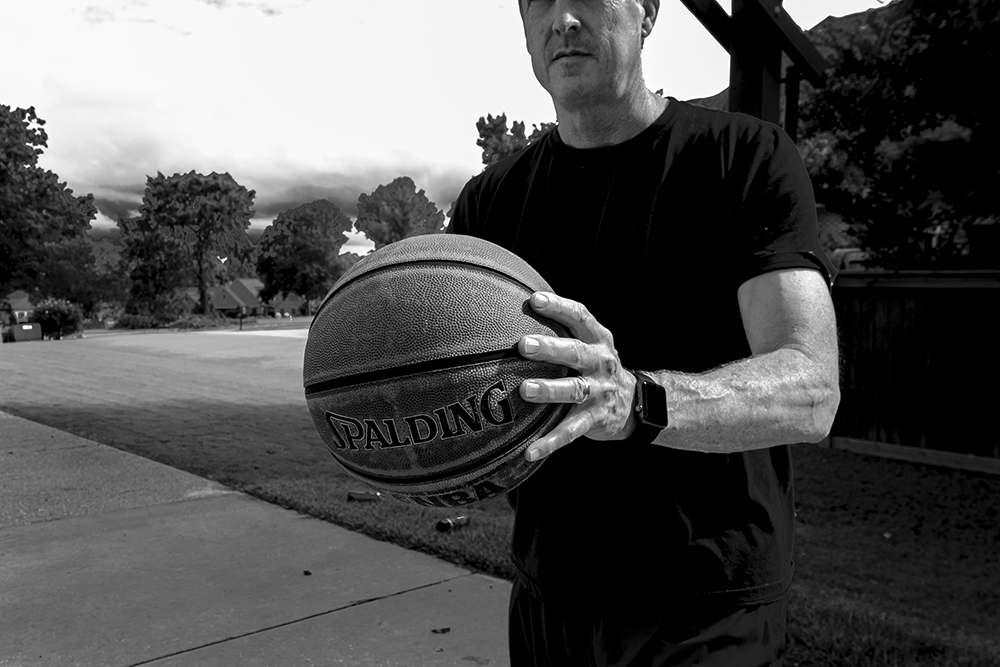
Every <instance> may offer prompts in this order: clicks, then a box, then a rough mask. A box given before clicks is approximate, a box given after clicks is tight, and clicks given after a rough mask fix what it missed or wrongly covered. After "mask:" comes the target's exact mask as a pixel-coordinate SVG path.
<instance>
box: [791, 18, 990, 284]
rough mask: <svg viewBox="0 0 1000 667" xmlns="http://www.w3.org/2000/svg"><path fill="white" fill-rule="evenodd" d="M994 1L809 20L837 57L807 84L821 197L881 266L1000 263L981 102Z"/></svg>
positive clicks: (805, 146) (809, 134) (807, 136)
mask: <svg viewBox="0 0 1000 667" xmlns="http://www.w3.org/2000/svg"><path fill="white" fill-rule="evenodd" d="M998 13H1000V1H998V0H963V1H961V2H955V1H954V0H949V1H945V0H923V1H922V2H919V3H918V2H914V0H899V1H897V2H895V3H893V4H891V5H889V6H887V7H885V8H883V9H879V10H876V11H870V12H867V13H865V14H863V15H860V16H851V17H844V18H843V19H828V20H827V21H824V22H823V23H821V24H819V25H818V26H816V27H815V28H814V29H813V30H811V31H810V36H811V38H812V39H813V41H814V42H815V43H816V44H817V46H818V48H819V49H820V51H821V53H822V54H823V55H824V56H825V57H826V58H827V59H828V61H830V62H831V63H832V64H833V72H832V73H831V76H830V77H829V83H828V85H827V86H826V87H825V88H823V89H820V90H816V91H809V90H807V91H803V95H802V104H801V107H800V111H801V126H800V127H801V130H802V133H801V136H802V137H803V139H802V141H801V142H800V152H801V153H802V156H803V160H804V161H805V163H806V166H807V168H808V170H809V173H810V176H811V177H812V179H813V183H814V186H815V189H816V196H817V201H818V202H820V203H822V204H825V205H826V206H827V207H828V208H829V209H830V210H833V211H836V212H838V213H841V214H842V215H844V216H845V217H847V218H849V219H851V220H852V221H853V222H854V223H855V224H854V231H855V233H856V234H857V236H858V237H859V239H860V240H861V242H862V244H863V246H864V247H865V248H866V249H868V250H870V251H871V252H872V254H873V255H874V263H876V264H878V265H880V266H883V267H885V268H908V269H915V268H934V269H954V268H986V267H988V266H994V267H996V266H1000V264H998V261H1000V239H998V238H997V233H998V230H1000V224H998V214H1000V198H998V194H997V191H998V189H997V188H996V184H995V181H996V178H997V175H998V174H1000V130H998V128H997V126H996V123H995V122H994V121H993V120H992V114H991V112H990V110H989V109H988V108H986V107H984V105H983V104H982V101H981V99H982V98H981V96H980V94H979V91H981V90H982V89H983V88H984V82H983V81H982V78H981V77H982V72H989V71H993V70H994V69H995V68H996V67H997V65H998V60H997V44H998V43H1000V20H998Z"/></svg>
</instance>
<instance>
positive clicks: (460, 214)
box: [444, 177, 480, 236]
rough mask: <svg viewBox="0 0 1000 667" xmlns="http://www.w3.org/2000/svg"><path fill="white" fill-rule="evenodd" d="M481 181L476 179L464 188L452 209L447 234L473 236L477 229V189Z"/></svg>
mask: <svg viewBox="0 0 1000 667" xmlns="http://www.w3.org/2000/svg"><path fill="white" fill-rule="evenodd" d="M479 181H480V179H479V178H476V177H474V178H472V179H471V180H469V182H468V183H466V184H465V187H464V188H462V192H461V193H460V194H459V195H458V199H456V200H455V205H454V206H453V207H452V211H451V220H449V221H448V226H447V227H446V228H445V230H444V231H445V233H446V234H466V235H470V236H471V235H473V230H474V229H475V228H476V220H475V217H476V208H477V207H476V199H477V197H476V189H477V187H478V184H479Z"/></svg>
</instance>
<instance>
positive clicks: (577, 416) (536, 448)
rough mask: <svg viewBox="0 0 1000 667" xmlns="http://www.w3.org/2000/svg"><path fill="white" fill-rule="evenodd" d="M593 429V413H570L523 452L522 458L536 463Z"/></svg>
mask: <svg viewBox="0 0 1000 667" xmlns="http://www.w3.org/2000/svg"><path fill="white" fill-rule="evenodd" d="M593 427H594V417H593V411H591V410H580V411H579V412H576V413H573V412H571V413H570V414H569V416H568V417H566V419H564V420H563V421H562V423H560V424H559V426H556V427H555V428H554V429H552V430H551V431H550V432H549V433H548V434H546V435H545V436H544V437H542V438H539V439H538V440H536V441H535V442H534V443H532V444H531V446H530V447H528V448H527V449H526V450H524V457H525V458H526V459H528V460H529V461H537V460H538V459H541V458H544V457H546V456H548V455H549V454H551V453H552V452H554V451H556V450H558V449H560V448H562V447H565V446H566V445H568V444H569V443H571V442H573V441H574V440H576V439H577V438H580V437H582V436H584V435H586V434H587V432H588V431H590V429H591V428H593Z"/></svg>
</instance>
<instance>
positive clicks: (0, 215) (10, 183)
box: [0, 104, 97, 296]
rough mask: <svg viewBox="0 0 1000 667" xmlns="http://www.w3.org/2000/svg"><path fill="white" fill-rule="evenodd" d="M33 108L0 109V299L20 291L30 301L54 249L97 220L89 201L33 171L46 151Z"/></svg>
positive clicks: (44, 172)
mask: <svg viewBox="0 0 1000 667" xmlns="http://www.w3.org/2000/svg"><path fill="white" fill-rule="evenodd" d="M43 125H45V121H44V120H42V119H41V118H38V117H37V116H36V115H35V108H34V107H29V108H28V109H21V108H17V109H11V108H10V107H9V106H5V105H2V104H0V294H7V293H8V292H10V291H12V290H15V289H24V290H26V291H28V292H30V293H32V294H33V295H35V296H49V295H48V294H43V293H41V291H40V290H39V287H40V286H39V285H37V284H36V283H37V280H38V278H39V276H40V275H41V274H42V273H43V272H44V269H45V267H46V265H47V264H48V262H49V259H50V255H51V251H52V248H53V247H56V246H58V244H59V243H61V242H63V241H68V240H72V239H79V238H80V237H82V236H84V235H85V234H86V232H87V230H88V229H89V228H90V221H91V220H92V219H93V218H94V217H95V215H96V214H97V209H96V208H95V207H94V204H93V196H92V195H89V194H88V195H86V196H83V197H75V196H73V191H72V190H71V189H69V188H67V187H66V183H60V182H59V177H58V176H57V175H56V174H54V173H53V172H51V171H49V170H47V169H41V168H40V167H39V166H38V156H39V155H41V154H42V152H43V150H42V149H43V148H45V147H47V146H48V143H47V142H48V136H47V135H46V133H45V130H43V129H42V126H43Z"/></svg>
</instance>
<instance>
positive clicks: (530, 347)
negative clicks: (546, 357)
mask: <svg viewBox="0 0 1000 667" xmlns="http://www.w3.org/2000/svg"><path fill="white" fill-rule="evenodd" d="M535 352H538V341H537V340H535V339H534V338H525V339H524V353H525V354H534V353H535Z"/></svg>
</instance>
